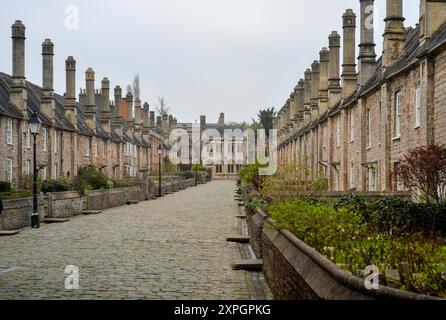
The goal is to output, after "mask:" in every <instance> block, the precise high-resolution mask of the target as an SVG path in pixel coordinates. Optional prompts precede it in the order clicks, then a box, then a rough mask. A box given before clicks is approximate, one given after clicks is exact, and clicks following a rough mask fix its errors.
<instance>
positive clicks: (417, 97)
mask: <svg viewBox="0 0 446 320" xmlns="http://www.w3.org/2000/svg"><path fill="white" fill-rule="evenodd" d="M414 104H415V106H414V107H415V110H414V111H415V128H419V127H420V126H421V86H417V87H416V88H415V101H414Z"/></svg>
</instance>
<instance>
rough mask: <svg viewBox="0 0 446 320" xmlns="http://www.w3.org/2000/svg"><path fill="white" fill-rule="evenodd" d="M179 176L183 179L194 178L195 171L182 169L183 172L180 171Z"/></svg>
mask: <svg viewBox="0 0 446 320" xmlns="http://www.w3.org/2000/svg"><path fill="white" fill-rule="evenodd" d="M180 177H182V178H184V179H194V178H195V172H194V171H183V172H180Z"/></svg>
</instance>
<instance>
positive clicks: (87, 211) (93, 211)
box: [82, 210, 104, 216]
mask: <svg viewBox="0 0 446 320" xmlns="http://www.w3.org/2000/svg"><path fill="white" fill-rule="evenodd" d="M102 212H104V211H102V210H85V211H83V212H82V214H84V215H86V216H89V215H91V214H100V213H102Z"/></svg>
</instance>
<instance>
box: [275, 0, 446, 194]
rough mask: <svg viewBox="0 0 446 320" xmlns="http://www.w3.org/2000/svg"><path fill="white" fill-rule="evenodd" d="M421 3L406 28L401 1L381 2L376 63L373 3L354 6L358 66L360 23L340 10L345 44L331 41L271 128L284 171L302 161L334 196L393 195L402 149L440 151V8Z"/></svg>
mask: <svg viewBox="0 0 446 320" xmlns="http://www.w3.org/2000/svg"><path fill="white" fill-rule="evenodd" d="M406 2H407V3H408V5H414V3H413V1H406ZM418 4H419V6H420V23H419V24H417V25H416V26H415V27H409V28H405V26H404V17H403V1H402V0H387V14H386V19H385V33H384V36H383V54H382V56H381V57H380V58H379V59H377V55H376V53H375V42H374V32H373V31H374V28H373V23H374V22H373V20H372V19H370V15H371V14H373V8H374V0H360V5H361V12H360V28H361V30H360V31H361V32H360V34H361V39H360V43H359V57H358V58H357V60H356V57H355V47H356V39H355V38H356V36H355V35H356V20H357V17H356V14H355V13H354V12H353V10H350V9H349V10H347V11H346V12H345V14H344V15H343V17H342V22H343V24H342V27H343V35H342V38H341V36H340V35H339V34H338V33H337V32H336V31H334V32H332V33H331V34H330V36H329V44H328V48H325V47H324V48H323V49H322V50H321V52H320V53H319V61H315V62H314V63H313V65H312V69H308V70H307V71H306V72H305V78H304V79H301V80H300V81H299V84H298V86H297V87H296V88H295V90H294V91H293V92H292V93H291V95H290V98H289V99H288V100H287V102H286V103H285V105H284V107H283V108H282V109H281V110H280V112H279V114H278V116H277V118H276V119H275V121H274V127H275V129H277V130H278V134H279V145H280V147H279V161H280V163H281V164H285V163H293V162H294V161H296V160H297V159H299V157H300V158H301V159H302V158H305V159H307V160H308V162H309V165H310V166H311V167H312V168H313V169H315V170H317V171H319V172H321V173H324V174H325V175H326V177H327V179H328V181H329V189H330V190H331V191H350V190H356V191H398V190H400V189H401V188H402V186H401V184H400V183H399V181H397V179H396V178H395V175H394V174H393V172H394V169H395V167H396V166H397V165H398V163H399V160H400V159H401V157H402V156H403V155H405V154H406V153H407V152H408V150H410V149H413V148H415V147H417V146H426V145H429V144H432V143H437V144H446V1H444V0H441V1H437V0H435V1H434V0H421V1H419V3H418ZM341 40H342V49H343V63H342V73H341V70H340V69H341V65H340V49H341ZM316 91H319V92H318V93H316Z"/></svg>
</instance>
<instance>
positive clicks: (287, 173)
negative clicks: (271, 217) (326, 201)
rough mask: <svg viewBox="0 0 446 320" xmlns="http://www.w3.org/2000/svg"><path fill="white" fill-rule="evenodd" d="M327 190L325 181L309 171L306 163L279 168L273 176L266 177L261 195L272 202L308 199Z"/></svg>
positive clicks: (317, 174)
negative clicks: (296, 198) (300, 198)
mask: <svg viewBox="0 0 446 320" xmlns="http://www.w3.org/2000/svg"><path fill="white" fill-rule="evenodd" d="M326 189H327V179H326V178H325V177H323V176H321V175H320V174H319V173H317V172H315V171H313V170H311V168H309V167H308V166H307V164H306V162H301V163H299V164H295V165H294V164H292V165H286V166H281V167H279V168H278V170H277V172H276V174H275V175H274V176H270V177H266V178H265V181H264V183H263V189H262V193H263V194H264V196H265V197H268V198H271V199H272V200H274V201H276V200H284V199H293V198H295V197H302V198H305V197H309V196H311V195H313V194H314V193H315V192H318V191H324V190H326Z"/></svg>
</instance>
